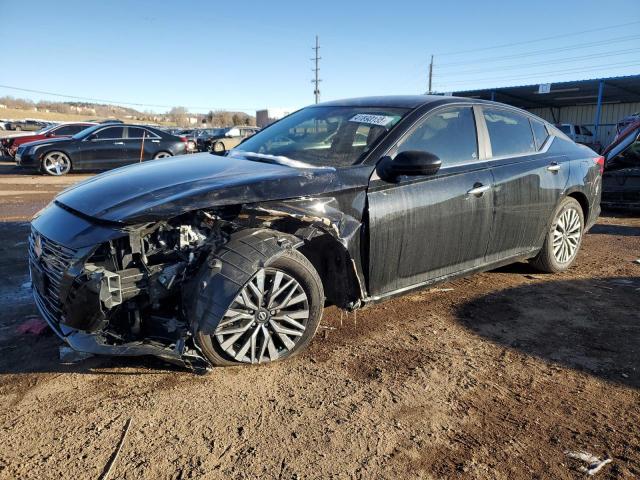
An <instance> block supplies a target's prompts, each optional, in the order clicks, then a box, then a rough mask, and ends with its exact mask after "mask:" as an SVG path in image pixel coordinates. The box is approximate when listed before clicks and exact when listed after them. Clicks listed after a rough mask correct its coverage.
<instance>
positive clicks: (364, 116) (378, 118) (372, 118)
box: [349, 113, 395, 127]
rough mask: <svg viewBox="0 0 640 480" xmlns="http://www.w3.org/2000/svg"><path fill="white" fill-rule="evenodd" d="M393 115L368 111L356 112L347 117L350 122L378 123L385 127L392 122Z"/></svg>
mask: <svg viewBox="0 0 640 480" xmlns="http://www.w3.org/2000/svg"><path fill="white" fill-rule="evenodd" d="M394 120H395V117H391V116H389V115H371V114H368V113H358V114H356V115H354V116H353V117H351V118H350V119H349V121H350V122H357V123H368V124H369V125H379V126H381V127H386V126H387V125H389V124H390V123H393V121H394Z"/></svg>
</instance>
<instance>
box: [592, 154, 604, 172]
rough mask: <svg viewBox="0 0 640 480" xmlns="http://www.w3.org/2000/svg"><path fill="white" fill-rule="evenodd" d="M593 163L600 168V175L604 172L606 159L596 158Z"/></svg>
mask: <svg viewBox="0 0 640 480" xmlns="http://www.w3.org/2000/svg"><path fill="white" fill-rule="evenodd" d="M593 163H595V164H596V165H598V166H599V167H600V173H601V174H602V173H603V172H604V157H596V158H594V159H593Z"/></svg>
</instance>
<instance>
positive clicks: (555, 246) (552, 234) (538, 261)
mask: <svg viewBox="0 0 640 480" xmlns="http://www.w3.org/2000/svg"><path fill="white" fill-rule="evenodd" d="M583 236H584V213H583V211H582V207H581V206H580V204H579V203H578V201H577V200H576V199H575V198H572V197H567V198H565V199H564V200H563V201H562V202H560V205H558V208H557V209H556V211H555V213H554V215H553V221H552V222H551V225H550V227H549V229H548V230H547V234H546V236H545V239H544V244H543V245H542V249H541V250H540V252H538V255H536V256H535V258H533V260H531V265H533V266H534V267H535V268H536V269H538V270H540V271H542V272H547V273H559V272H564V271H565V270H567V269H568V268H570V267H571V266H572V265H573V264H574V262H575V261H576V258H577V256H578V251H579V250H580V246H581V245H582V237H583Z"/></svg>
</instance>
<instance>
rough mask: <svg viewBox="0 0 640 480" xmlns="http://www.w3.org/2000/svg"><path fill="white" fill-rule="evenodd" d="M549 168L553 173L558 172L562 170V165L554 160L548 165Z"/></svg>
mask: <svg viewBox="0 0 640 480" xmlns="http://www.w3.org/2000/svg"><path fill="white" fill-rule="evenodd" d="M547 170H549V171H550V172H553V173H558V172H559V171H560V165H558V164H557V163H556V162H553V163H552V164H551V165H549V166H548V167H547Z"/></svg>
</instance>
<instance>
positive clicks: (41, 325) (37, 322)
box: [17, 317, 48, 335]
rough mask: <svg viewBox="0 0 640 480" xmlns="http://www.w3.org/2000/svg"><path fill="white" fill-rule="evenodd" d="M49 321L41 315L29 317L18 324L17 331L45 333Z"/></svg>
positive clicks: (32, 333)
mask: <svg viewBox="0 0 640 480" xmlns="http://www.w3.org/2000/svg"><path fill="white" fill-rule="evenodd" d="M47 328H48V325H47V322H45V321H44V320H42V319H41V318H40V317H28V318H27V319H26V320H25V321H24V322H22V323H21V324H20V325H18V328H17V331H18V333H20V334H21V335H43V334H44V333H45V332H47Z"/></svg>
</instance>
